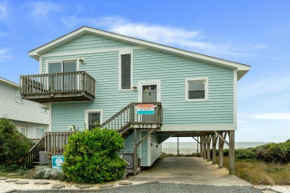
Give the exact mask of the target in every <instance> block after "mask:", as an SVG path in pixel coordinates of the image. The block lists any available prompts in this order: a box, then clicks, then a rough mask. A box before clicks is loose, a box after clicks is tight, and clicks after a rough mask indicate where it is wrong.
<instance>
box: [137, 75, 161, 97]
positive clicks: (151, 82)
mask: <svg viewBox="0 0 290 193" xmlns="http://www.w3.org/2000/svg"><path fill="white" fill-rule="evenodd" d="M143 85H156V87H157V88H156V90H157V102H161V80H139V81H138V102H142V90H143V89H142V87H143Z"/></svg>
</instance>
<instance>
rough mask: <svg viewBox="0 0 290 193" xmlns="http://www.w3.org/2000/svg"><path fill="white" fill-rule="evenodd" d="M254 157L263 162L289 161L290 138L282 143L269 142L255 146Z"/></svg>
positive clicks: (284, 162) (282, 162) (285, 162)
mask: <svg viewBox="0 0 290 193" xmlns="http://www.w3.org/2000/svg"><path fill="white" fill-rule="evenodd" d="M256 149H257V151H256V157H257V159H258V160H263V161H265V162H268V163H270V162H273V163H281V164H287V163H290V140H287V141H286V142H284V143H269V144H267V145H262V146H259V147H257V148H256Z"/></svg>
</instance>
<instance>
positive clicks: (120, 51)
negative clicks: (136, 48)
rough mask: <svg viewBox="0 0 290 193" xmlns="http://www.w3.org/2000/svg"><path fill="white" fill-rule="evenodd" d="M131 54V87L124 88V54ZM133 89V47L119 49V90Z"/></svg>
mask: <svg viewBox="0 0 290 193" xmlns="http://www.w3.org/2000/svg"><path fill="white" fill-rule="evenodd" d="M126 54H131V77H130V78H131V80H130V81H131V82H130V83H131V88H129V89H122V57H121V56H122V55H126ZM132 90H134V89H133V49H122V50H119V91H132Z"/></svg>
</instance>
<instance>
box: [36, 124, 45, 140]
mask: <svg viewBox="0 0 290 193" xmlns="http://www.w3.org/2000/svg"><path fill="white" fill-rule="evenodd" d="M39 130H43V135H45V127H37V138H39ZM42 137H43V136H42ZM39 139H41V137H40V138H39Z"/></svg>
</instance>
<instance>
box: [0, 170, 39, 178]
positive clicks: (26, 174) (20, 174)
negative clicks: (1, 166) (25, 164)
mask: <svg viewBox="0 0 290 193" xmlns="http://www.w3.org/2000/svg"><path fill="white" fill-rule="evenodd" d="M34 173H35V171H34V169H17V170H14V171H5V170H4V171H3V170H0V176H1V177H7V178H21V179H33V176H34Z"/></svg>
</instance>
